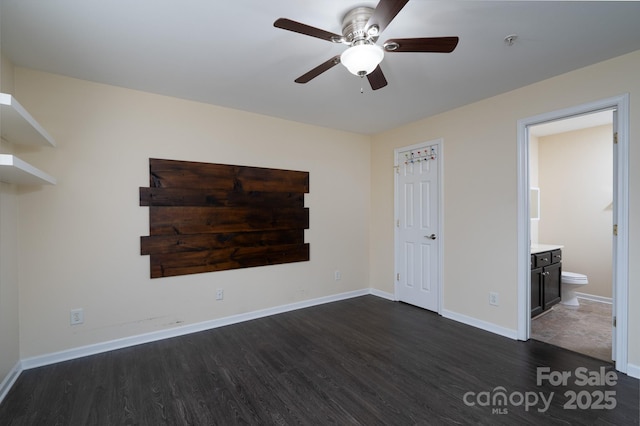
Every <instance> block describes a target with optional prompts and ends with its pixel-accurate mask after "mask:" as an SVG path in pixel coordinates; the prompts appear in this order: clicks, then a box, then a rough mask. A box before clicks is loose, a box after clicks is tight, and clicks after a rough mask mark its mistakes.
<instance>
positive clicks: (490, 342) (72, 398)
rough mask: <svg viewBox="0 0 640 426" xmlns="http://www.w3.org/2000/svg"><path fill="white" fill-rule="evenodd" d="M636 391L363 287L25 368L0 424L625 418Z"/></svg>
mask: <svg viewBox="0 0 640 426" xmlns="http://www.w3.org/2000/svg"><path fill="white" fill-rule="evenodd" d="M538 367H548V368H549V375H550V377H551V378H557V376H559V375H560V374H561V372H569V374H571V376H570V377H568V378H567V380H566V381H565V383H555V386H554V383H551V382H550V380H547V379H544V380H542V382H541V383H538V380H537V379H538V373H537V368H538ZM577 368H582V370H576V369H577ZM566 374H567V373H565V375H566ZM607 374H608V375H609V377H608V378H607V377H606V376H607ZM603 376H605V377H603ZM614 376H615V377H617V380H615V381H616V384H615V385H612V384H611V381H612V380H613V377H614ZM585 378H589V380H591V383H590V385H587V384H585V383H583V382H585V380H584V379H585ZM603 379H607V380H608V381H609V384H603V383H602V381H603ZM574 395H575V398H573V396H574ZM500 396H503V398H502V399H501V398H500ZM534 397H535V398H537V403H536V404H534V402H535V401H536V399H535V398H534ZM543 398H544V401H550V402H549V403H548V405H547V403H545V402H543ZM639 398H640V396H639V385H638V380H637V379H633V378H630V377H628V376H626V375H624V374H618V373H615V372H614V370H613V368H612V366H611V365H609V364H606V363H604V362H603V361H599V360H596V359H594V358H589V357H587V356H584V355H581V354H577V353H574V352H570V351H567V350H564V349H561V348H557V347H554V346H551V345H548V344H545V343H541V342H536V341H528V342H518V341H513V340H510V339H507V338H503V337H500V336H497V335H494V334H491V333H488V332H484V331H481V330H478V329H475V328H472V327H469V326H465V325H463V324H460V323H456V322H454V321H451V320H447V319H445V318H442V317H440V316H438V315H436V314H434V313H431V312H428V311H424V310H421V309H418V308H415V307H412V306H409V305H406V304H402V303H395V302H390V301H387V300H384V299H380V298H377V297H374V296H365V297H359V298H355V299H350V300H346V301H341V302H336V303H330V304H326V305H322V306H317V307H312V308H307V309H303V310H299V311H294V312H289V313H284V314H280V315H275V316H271V317H268V318H263V319H259V320H254V321H248V322H245V323H241V324H236V325H231V326H227V327H222V328H218V329H214V330H209V331H205V332H200V333H195V334H190V335H187V336H182V337H177V338H173V339H167V340H163V341H159V342H154V343H149V344H144V345H140V346H136V347H130V348H125V349H121V350H116V351H112V352H107V353H103V354H98V355H94V356H90V357H85V358H81V359H76V360H72V361H67V362H62V363H59V364H55V365H50V366H46V367H40V368H35V369H31V370H26V371H24V372H23V373H22V374H21V375H20V377H19V378H18V380H17V382H16V383H15V385H14V386H13V388H12V389H11V390H10V391H9V393H8V394H7V396H6V398H5V399H4V401H3V402H2V404H0V424H1V425H5V426H6V425H129V424H131V425H133V424H138V425H163V424H166V425H231V424H251V425H254V424H268V425H271V424H282V425H286V424H303V425H325V424H339V425H347V424H362V425H411V424H428V425H431V424H434V425H439V424H442V425H461V424H462V425H466V424H473V425H475V424H487V425H498V424H508V425H515V424H518V425H525V424H536V425H542V424H544V425H547V424H557V425H580V424H585V425H586V424H610V425H633V424H638V422H639V419H638V417H639V409H638V404H639V400H640V399H639ZM524 401H529V403H530V406H529V407H525V403H524ZM614 405H615V407H614V408H613V407H612V406H614ZM598 407H600V408H598Z"/></svg>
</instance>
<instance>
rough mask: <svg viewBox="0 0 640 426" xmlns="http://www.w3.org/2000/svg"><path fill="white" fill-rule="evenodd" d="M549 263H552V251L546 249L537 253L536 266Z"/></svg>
mask: <svg viewBox="0 0 640 426" xmlns="http://www.w3.org/2000/svg"><path fill="white" fill-rule="evenodd" d="M547 265H551V252H550V251H545V252H544V253H538V254H536V268H539V267H541V266H547Z"/></svg>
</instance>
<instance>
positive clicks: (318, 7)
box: [0, 0, 640, 134]
mask: <svg viewBox="0 0 640 426" xmlns="http://www.w3.org/2000/svg"><path fill="white" fill-rule="evenodd" d="M376 4H377V2H376V1H369V2H367V1H364V2H363V1H360V0H304V1H303V0H269V1H265V0H227V1H223V0H108V1H99V0H47V1H42V0H0V14H1V23H0V30H1V31H0V43H1V48H2V52H3V54H4V55H5V56H6V57H8V58H9V59H10V60H11V61H12V62H13V63H14V64H15V65H16V66H21V67H28V68H33V69H37V70H43V71H47V72H51V73H57V74H62V75H67V76H71V77H76V78H80V79H85V80H90V81H96V82H101V83H106V84H111V85H116V86H122V87H128V88H132V89H139V90H143V91H148V92H154V93H159V94H164V95H169V96H175V97H179V98H185V99H191V100H195V101H200V102H206V103H211V104H215V105H221V106H225V107H230V108H235V109H240V110H245V111H251V112H255V113H259V114H265V115H270V116H275V117H281V118H285V119H289V120H294V121H299V122H303V123H310V124H315V125H319V126H324V127H331V128H335V129H342V130H347V131H352V132H357V133H364V134H373V133H377V132H381V131H385V130H388V129H391V128H394V127H397V126H399V125H402V124H405V123H408V122H411V121H415V120H418V119H420V118H423V117H427V116H431V115H434V114H437V113H440V112H443V111H447V110H450V109H452V108H456V107H459V106H462V105H465V104H468V103H470V102H474V101H478V100H480V99H484V98H487V97H490V96H493V95H496V94H499V93H503V92H505V91H509V90H512V89H515V88H517V87H521V86H523V85H527V84H530V83H533V82H536V81H540V80H543V79H546V78H549V77H552V76H554V75H558V74H561V73H565V72H568V71H571V70H573V69H577V68H580V67H583V66H586V65H589V64H592V63H596V62H599V61H602V60H605V59H609V58H612V57H615V56H619V55H622V54H625V53H628V52H631V51H634V50H638V49H640V24H638V18H640V2H610V1H604V2H574V1H571V2H552V1H539V2H525V1H510V2H507V1H497V2H496V1H493V2H490V1H464V2H462V1H451V0H444V1H426V0H411V1H409V3H408V4H407V5H406V6H405V7H404V9H402V10H401V11H400V13H399V14H398V15H397V16H396V18H395V20H393V22H392V23H391V24H390V25H389V26H388V27H387V29H386V30H385V31H384V32H383V33H382V35H381V37H380V40H379V42H383V41H385V40H387V39H389V38H407V37H439V36H453V35H455V36H458V37H460V43H459V44H458V47H457V49H456V50H455V51H454V52H453V53H451V54H442V53H387V54H386V56H385V59H384V61H383V62H382V64H381V67H382V69H383V71H384V73H385V75H386V78H387V81H388V82H389V85H388V86H387V87H384V88H382V89H380V90H377V91H372V90H371V88H370V86H369V85H368V82H367V80H366V79H360V78H358V77H356V76H353V75H351V74H349V73H348V71H347V70H346V69H345V68H344V67H343V66H341V65H339V66H336V67H334V68H332V69H330V70H329V71H327V72H326V73H324V74H322V75H320V76H319V77H317V78H316V79H314V80H312V81H311V82H309V83H307V84H297V83H294V81H293V80H294V79H296V78H297V77H299V76H300V75H302V74H304V73H305V72H307V71H309V70H310V69H312V68H314V67H315V66H317V65H319V64H320V63H322V62H324V61H326V60H328V59H329V58H331V57H332V56H334V55H336V54H339V53H341V52H342V51H343V50H344V49H345V47H344V46H343V45H336V44H332V43H330V42H326V41H323V40H320V39H316V38H312V37H308V36H304V35H301V34H296V33H293V32H289V31H284V30H281V29H278V28H274V27H273V22H274V21H275V20H276V19H277V18H280V17H286V18H289V19H292V20H295V21H299V22H302V23H305V24H308V25H312V26H314V27H318V28H321V29H324V30H327V31H330V32H334V33H341V18H342V16H343V15H344V13H345V12H346V11H347V10H349V9H351V8H352V7H354V6H361V5H369V6H372V7H375V5H376ZM510 34H517V35H518V38H517V40H516V41H515V43H514V44H513V45H512V46H508V45H507V44H506V43H505V42H504V38H505V37H506V36H508V35H510ZM361 87H363V88H364V93H360V88H361Z"/></svg>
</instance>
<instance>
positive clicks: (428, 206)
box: [395, 142, 441, 312]
mask: <svg viewBox="0 0 640 426" xmlns="http://www.w3.org/2000/svg"><path fill="white" fill-rule="evenodd" d="M440 151H441V144H440V143H439V142H436V143H433V142H431V143H426V144H423V145H415V146H411V147H407V148H402V149H399V150H396V172H397V173H396V239H395V241H396V243H395V251H396V297H397V299H398V300H400V301H402V302H406V303H410V304H412V305H416V306H419V307H421V308H424V309H428V310H431V311H435V312H438V311H439V305H440V251H441V244H440V235H439V234H440V217H439V216H440V215H439V210H440V206H439V200H440V167H439V165H440V164H441V158H440V155H439V154H440Z"/></svg>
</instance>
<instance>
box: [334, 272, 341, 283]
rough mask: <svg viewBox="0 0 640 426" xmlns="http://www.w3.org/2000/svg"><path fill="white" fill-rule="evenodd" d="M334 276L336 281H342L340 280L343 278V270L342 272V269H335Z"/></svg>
mask: <svg viewBox="0 0 640 426" xmlns="http://www.w3.org/2000/svg"><path fill="white" fill-rule="evenodd" d="M333 278H334V279H335V280H336V281H340V280H341V279H342V272H340V271H335V272H334V273H333Z"/></svg>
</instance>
